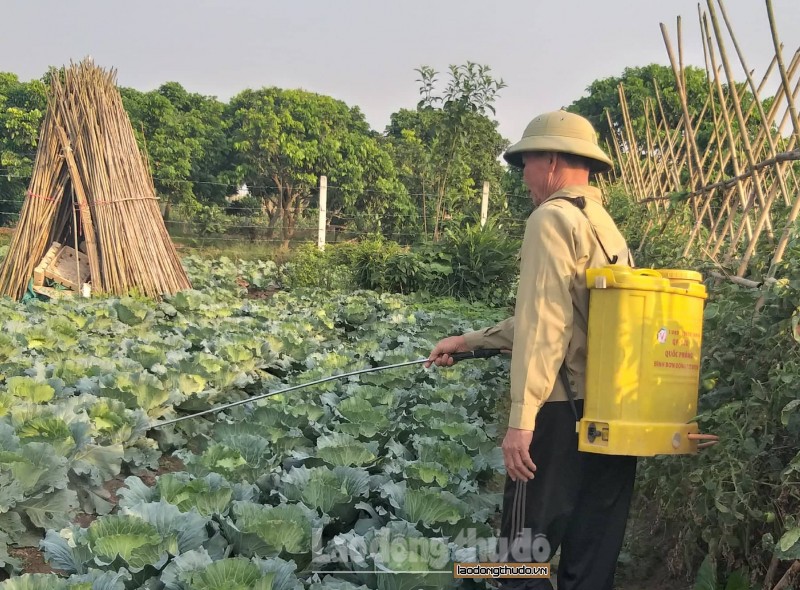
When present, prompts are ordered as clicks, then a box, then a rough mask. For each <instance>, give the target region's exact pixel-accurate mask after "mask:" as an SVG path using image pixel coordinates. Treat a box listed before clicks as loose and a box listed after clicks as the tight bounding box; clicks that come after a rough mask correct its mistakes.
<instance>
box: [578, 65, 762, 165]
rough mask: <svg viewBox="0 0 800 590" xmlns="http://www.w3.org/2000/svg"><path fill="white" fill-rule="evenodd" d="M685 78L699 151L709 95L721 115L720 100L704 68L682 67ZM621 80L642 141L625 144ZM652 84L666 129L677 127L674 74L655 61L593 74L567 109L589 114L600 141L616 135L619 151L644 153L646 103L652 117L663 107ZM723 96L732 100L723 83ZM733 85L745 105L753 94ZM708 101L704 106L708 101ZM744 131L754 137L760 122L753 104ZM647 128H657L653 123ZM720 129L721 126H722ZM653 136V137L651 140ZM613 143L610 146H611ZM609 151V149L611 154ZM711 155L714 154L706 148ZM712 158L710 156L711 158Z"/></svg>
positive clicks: (709, 127) (679, 112) (708, 120)
mask: <svg viewBox="0 0 800 590" xmlns="http://www.w3.org/2000/svg"><path fill="white" fill-rule="evenodd" d="M684 79H685V85H686V95H687V105H688V110H689V114H690V116H691V117H692V120H693V121H694V122H695V123H694V128H693V130H694V133H695V140H696V142H697V147H698V150H699V151H700V153H701V154H702V153H704V152H706V151H707V150H708V149H709V146H710V145H714V142H712V141H711V140H712V138H713V134H714V124H713V117H712V110H711V109H712V106H711V103H710V102H709V95H711V96H712V98H713V101H714V102H713V108H714V109H716V113H717V116H718V117H719V118H720V119H721V115H720V112H721V111H720V101H719V99H718V96H717V92H716V89H715V88H714V87H713V84H714V81H713V80H711V85H710V84H709V80H708V78H707V75H706V71H705V70H704V69H699V68H695V67H692V66H689V67H686V68H685V69H684ZM620 83H622V84H623V86H624V89H625V96H626V100H627V103H628V111H629V115H630V119H631V125H632V127H633V131H634V135H635V137H636V138H637V142H639V144H640V145H637V146H629V145H627V141H626V135H625V128H624V119H623V115H622V107H621V105H620V99H619V93H618V86H619V84H620ZM655 84H657V85H658V88H659V93H660V95H661V104H662V106H663V109H664V116H665V117H666V120H667V122H668V124H669V127H670V129H672V130H673V131H674V130H677V129H678V126H679V125H680V124H681V122H682V120H683V109H682V107H681V100H680V96H679V94H678V90H677V85H676V83H675V76H674V74H673V71H672V68H670V67H668V66H662V65H657V64H651V65H649V66H644V67H637V68H626V69H625V70H623V72H622V75H621V76H614V77H610V78H603V79H599V80H595V81H594V82H592V83H591V84H590V85H589V86H588V87H587V89H586V91H587V93H588V94H587V96H584V97H582V98H579V99H578V100H576V101H575V102H573V103H572V104H571V105H570V106H569V107H567V110H569V111H572V112H574V113H578V114H581V115H583V116H584V117H587V118H588V119H589V120H590V121H591V122H592V123H593V124H594V126H595V129H597V131H598V133H599V134H600V139H601V143H602V142H603V141H606V142H608V144H609V145H610V146H613V145H614V143H613V141H614V136H616V139H617V141H618V142H619V144H620V146H621V148H622V150H623V151H629V150H632V149H633V150H636V151H638V152H639V153H642V154H643V153H644V152H645V151H646V150H647V144H646V141H647V136H646V116H645V103H646V102H647V101H648V100H649V101H652V102H651V104H652V106H653V108H654V110H655V113H656V120H657V121H659V120H661V111H660V109H659V106H658V103H657V97H656V91H655ZM722 89H723V96H724V97H725V100H726V102H727V103H728V105H729V108H732V107H731V106H730V104H731V103H730V101H731V98H730V93H729V89H728V85H727V84H723V85H722ZM736 89H737V91H738V94H739V98H740V100H741V104H742V109H743V110H744V111H747V110H748V108H749V106H750V105H751V104H752V101H753V94H752V92H751V91H750V89H749V88H748V87H747V85H746V84H739V83H737V85H736ZM770 103H771V99H768V100H767V101H765V102H764V105H765V111H768V110H769V108H768V107H769V104H770ZM707 104H708V106H706V105H707ZM704 107H705V108H706V112H705V114H704V115H703V119H702V122H699V123H698V122H697V121H698V118H699V115H700V114H701V113H702V112H703V109H704ZM606 109H607V110H608V112H609V115H610V118H611V122H612V127H611V128H609V125H608V120H607V118H606ZM732 126H733V132H734V135H736V134H738V133H739V129H738V127H739V126H738V123H737V122H736V121H735V120H734V121H732ZM747 126H748V132H749V133H750V136H751V137H752V136H753V134H754V133H755V132H756V130H757V129H759V128H760V126H761V119H760V116H759V113H758V111H757V110H754V111H753V113H752V115H751V116H750V119H749V120H748V123H747ZM651 130H653V131H655V129H654V126H653V125H652V123H651ZM720 132H721V133H724V131H722V130H720ZM655 139H656V138H655V137H654V140H655ZM721 140H722V141H721V143H722V144H725V138H724V135H723V136H722V138H721ZM612 149H613V148H612ZM612 155H613V154H612ZM710 155H713V154H710ZM709 161H711V160H709ZM726 174H727V175H732V174H733V170H732V168H730V164H729V168H728V169H727V170H726Z"/></svg>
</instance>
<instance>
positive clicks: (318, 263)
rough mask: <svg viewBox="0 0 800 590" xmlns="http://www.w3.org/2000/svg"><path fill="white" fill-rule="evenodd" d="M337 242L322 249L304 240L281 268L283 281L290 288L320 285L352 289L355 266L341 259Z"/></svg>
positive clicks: (321, 286) (322, 286) (327, 287)
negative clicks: (305, 242) (335, 244)
mask: <svg viewBox="0 0 800 590" xmlns="http://www.w3.org/2000/svg"><path fill="white" fill-rule="evenodd" d="M337 250H338V248H337V247H336V246H327V247H326V249H325V250H324V251H320V250H319V248H317V246H316V245H315V244H303V245H302V246H299V247H298V248H296V249H295V250H293V251H292V257H291V259H290V260H289V261H288V262H287V263H286V264H284V265H283V267H282V268H281V274H282V281H283V284H284V286H286V287H287V288H289V289H299V288H306V287H320V288H323V289H348V288H350V287H352V286H353V276H352V270H351V267H349V265H347V264H344V263H343V262H340V260H341V256H339V255H338V254H337V253H336V251H337Z"/></svg>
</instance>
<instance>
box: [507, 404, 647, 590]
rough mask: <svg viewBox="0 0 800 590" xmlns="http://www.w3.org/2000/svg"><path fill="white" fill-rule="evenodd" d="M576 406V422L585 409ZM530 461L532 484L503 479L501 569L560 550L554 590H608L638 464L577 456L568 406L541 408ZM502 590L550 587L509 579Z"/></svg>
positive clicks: (546, 557) (617, 458) (608, 457)
mask: <svg viewBox="0 0 800 590" xmlns="http://www.w3.org/2000/svg"><path fill="white" fill-rule="evenodd" d="M576 406H577V410H578V415H579V416H580V415H582V414H583V401H582V400H578V401H577V402H576ZM531 457H532V458H533V462H534V463H535V464H536V467H537V470H536V476H535V477H534V478H533V479H532V480H530V481H528V482H527V483H521V482H520V483H517V482H514V481H512V480H511V478H508V477H507V478H506V486H505V492H504V495H503V519H502V530H501V548H502V547H503V544H504V543H511V545H507V546H506V547H508V549H509V552H508V553H506V555H507V557H508V559H505V560H503V561H509V562H511V561H518V562H528V561H532V562H546V561H549V560H550V559H551V558H552V556H553V555H554V554H555V552H556V549H558V547H559V546H560V547H561V556H560V559H559V565H558V588H559V590H613V587H614V571H615V569H616V565H617V558H618V556H619V552H620V549H621V548H622V541H623V537H624V535H625V526H626V523H627V519H628V510H629V508H630V502H631V495H632V493H633V483H634V479H635V476H636V457H627V456H615V455H598V454H594V453H581V452H579V451H578V435H577V434H576V433H575V415H574V413H573V411H572V408H571V406H570V404H569V402H549V403H546V404H544V406H543V407H542V408H541V410H540V411H539V414H538V415H537V417H536V426H535V429H534V432H533V441H532V442H531ZM514 539H517V542H516V544H513V541H514ZM501 560H502V554H501ZM501 588H503V589H507V590H511V589H529V590H536V589H542V590H544V589H548V590H551V588H552V587H551V585H550V582H549V581H548V580H542V579H539V580H533V579H529V580H510V579H509V580H505V581H504V583H503V585H502V586H501Z"/></svg>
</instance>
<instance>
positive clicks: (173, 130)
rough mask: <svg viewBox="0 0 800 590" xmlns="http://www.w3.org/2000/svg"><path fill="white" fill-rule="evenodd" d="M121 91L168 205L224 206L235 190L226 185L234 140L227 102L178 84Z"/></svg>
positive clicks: (155, 179) (160, 193) (159, 190)
mask: <svg viewBox="0 0 800 590" xmlns="http://www.w3.org/2000/svg"><path fill="white" fill-rule="evenodd" d="M120 93H121V95H122V100H123V104H124V105H125V109H126V110H127V112H128V116H129V117H130V119H131V125H132V126H133V130H134V133H135V134H136V137H137V139H138V141H139V144H140V147H141V148H142V150H143V151H144V152H145V153H146V154H147V157H148V159H149V163H150V170H151V173H152V174H153V177H154V178H153V182H154V185H155V187H156V191H157V192H158V194H159V195H161V196H163V197H164V198H165V199H166V201H167V206H168V207H170V206H172V205H189V206H197V204H199V203H202V204H207V205H208V204H214V203H217V204H219V203H221V202H222V200H223V199H224V197H226V196H227V194H228V193H229V192H230V193H232V192H233V186H232V185H228V184H226V183H225V181H226V178H227V176H228V175H229V171H228V166H229V162H228V157H229V156H228V152H229V145H228V143H229V139H228V134H227V127H228V122H227V120H226V119H225V118H224V117H223V108H224V107H223V104H222V103H221V102H219V101H218V100H217V99H216V98H214V97H209V96H202V95H200V94H195V93H190V92H187V91H186V90H185V89H184V88H183V87H182V86H181V85H180V84H178V83H177V82H167V83H165V84H162V85H161V86H160V87H159V88H158V89H156V90H153V91H151V92H140V91H138V90H134V89H132V88H121V89H120ZM166 216H167V217H169V210H168V211H167V212H166Z"/></svg>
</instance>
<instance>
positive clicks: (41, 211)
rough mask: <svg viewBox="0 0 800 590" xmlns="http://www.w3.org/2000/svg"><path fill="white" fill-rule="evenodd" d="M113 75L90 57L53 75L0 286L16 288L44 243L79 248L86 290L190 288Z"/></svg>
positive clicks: (15, 292) (21, 287)
mask: <svg viewBox="0 0 800 590" xmlns="http://www.w3.org/2000/svg"><path fill="white" fill-rule="evenodd" d="M115 77H116V75H115V73H114V72H113V71H112V72H107V71H104V70H102V69H100V68H98V67H96V66H95V65H93V64H92V63H91V62H90V61H84V62H82V63H80V64H77V65H73V66H71V67H69V68H66V69H65V70H64V72H63V78H62V75H61V74H55V75H53V77H52V82H51V90H50V96H49V104H48V110H47V114H46V116H45V119H44V123H43V125H42V130H41V134H40V138H39V148H38V152H37V154H36V161H35V162H34V167H33V175H32V177H31V183H30V187H29V190H28V193H27V196H26V198H25V202H24V204H23V207H22V211H21V213H20V221H19V223H18V224H17V228H16V231H15V233H14V237H13V239H12V241H11V244H10V246H9V250H8V255H7V256H6V258H5V260H4V261H3V263H2V265H0V294H4V295H8V296H10V297H14V298H20V297H22V296H23V294H24V293H25V291H26V288H27V286H28V283H29V281H30V279H31V275H32V274H33V271H34V268H35V267H36V266H37V265H38V264H39V262H40V261H41V260H42V257H43V256H44V255H45V252H46V251H47V250H48V248H49V247H50V245H51V244H53V243H59V244H62V245H70V246H73V245H74V250H75V252H78V251H81V252H84V253H85V255H86V257H87V259H88V265H89V270H90V277H89V280H90V283H91V287H92V290H93V291H95V292H101V293H114V294H124V293H127V292H129V291H131V290H133V289H137V290H138V291H139V292H141V293H142V294H144V295H147V296H159V295H164V294H171V293H175V292H177V291H180V290H183V289H188V288H190V287H191V285H190V283H189V279H188V278H187V276H186V272H185V271H184V269H183V267H182V266H181V262H180V258H179V257H178V255H177V252H176V251H175V248H174V246H173V244H172V241H171V240H170V237H169V234H167V230H166V228H165V227H164V222H163V220H162V218H161V212H160V209H159V206H158V198H157V197H156V194H155V189H154V187H153V181H152V178H151V177H150V174H149V171H148V169H147V165H146V163H145V160H144V158H143V156H142V154H141V152H140V151H139V148H138V146H137V144H136V139H135V137H134V134H133V129H132V127H131V123H130V120H129V119H128V115H127V113H126V112H125V109H124V107H123V105H122V98H121V97H120V94H119V90H118V89H117V87H116V83H115ZM79 274H80V273H79Z"/></svg>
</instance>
